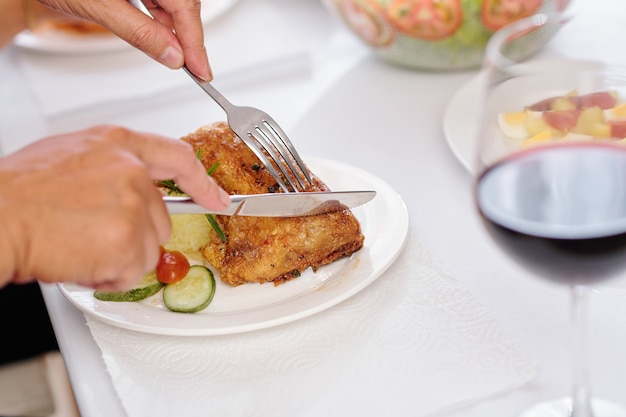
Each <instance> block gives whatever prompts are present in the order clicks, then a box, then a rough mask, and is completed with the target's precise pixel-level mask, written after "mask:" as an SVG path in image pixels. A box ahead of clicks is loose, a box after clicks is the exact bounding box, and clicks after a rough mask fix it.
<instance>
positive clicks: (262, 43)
mask: <svg viewBox="0 0 626 417" xmlns="http://www.w3.org/2000/svg"><path fill="white" fill-rule="evenodd" d="M205 38H206V40H205V45H206V47H207V51H208V54H209V59H210V62H211V67H212V68H213V71H214V75H215V80H216V81H219V82H220V83H222V82H224V80H225V79H227V78H228V77H231V76H232V77H233V78H236V79H237V80H239V79H240V78H242V77H243V76H244V75H246V74H247V75H252V76H256V75H257V74H258V73H259V72H263V73H266V74H267V73H268V71H273V70H277V69H280V68H282V67H285V66H288V67H289V66H292V65H293V64H294V61H296V62H301V61H302V60H307V59H308V55H307V54H308V51H309V48H310V42H309V41H308V39H310V36H307V35H305V34H304V31H303V30H298V22H295V21H291V20H288V19H286V18H285V15H284V14H281V10H279V9H277V8H272V7H267V5H264V4H263V2H259V1H245V2H242V4H237V5H235V7H233V9H232V10H229V11H228V12H227V13H226V14H225V15H222V16H220V17H218V18H216V20H214V21H212V22H209V24H208V25H207V27H206V28H205ZM277 39H280V42H278V41H277ZM18 58H19V64H20V66H21V69H22V70H23V72H24V74H25V76H26V78H27V79H28V81H29V82H30V83H31V85H32V89H33V92H34V94H35V95H36V96H37V99H38V100H39V102H40V106H41V111H42V112H43V114H44V115H45V116H47V117H51V116H55V115H58V114H62V113H68V112H71V111H72V110H76V109H84V108H85V107H89V106H94V105H100V104H103V103H106V102H116V101H120V100H126V99H137V98H142V97H150V96H153V95H155V94H158V93H161V92H164V91H167V90H171V89H174V88H177V87H181V86H188V87H190V88H191V86H192V85H193V81H192V80H191V79H189V77H188V76H187V75H186V74H185V73H184V72H183V71H173V70H170V69H168V68H165V67H164V66H162V65H160V64H158V63H157V62H156V61H153V60H152V59H150V58H148V57H147V56H146V55H144V54H143V53H142V52H139V51H137V50H135V49H133V48H131V47H128V48H127V49H122V50H121V51H116V52H108V53H106V52H105V53H99V54H78V53H77V54H71V53H68V54H59V53H46V52H43V51H31V50H20V53H19V55H18ZM307 62H308V61H307Z"/></svg>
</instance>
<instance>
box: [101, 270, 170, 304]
mask: <svg viewBox="0 0 626 417" xmlns="http://www.w3.org/2000/svg"><path fill="white" fill-rule="evenodd" d="M163 285H164V284H163V283H162V282H160V281H159V280H158V279H157V276H156V272H154V271H152V272H148V273H147V274H145V275H144V276H143V278H142V279H141V282H140V283H139V284H138V285H137V286H136V287H135V288H133V289H131V290H128V291H125V292H104V291H94V293H93V296H94V297H95V298H97V299H98V300H101V301H120V302H122V301H140V300H143V299H144V298H148V297H150V296H151V295H154V294H156V293H157V292H159V290H160V289H161V288H163Z"/></svg>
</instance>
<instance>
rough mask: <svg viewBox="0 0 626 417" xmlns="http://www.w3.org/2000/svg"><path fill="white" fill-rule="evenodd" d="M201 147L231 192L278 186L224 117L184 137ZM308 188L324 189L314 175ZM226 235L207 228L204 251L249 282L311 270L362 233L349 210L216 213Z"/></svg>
mask: <svg viewBox="0 0 626 417" xmlns="http://www.w3.org/2000/svg"><path fill="white" fill-rule="evenodd" d="M182 139H183V140H185V141H186V142H188V143H190V144H191V145H192V146H193V147H194V148H195V150H196V152H199V155H200V158H201V160H202V163H203V164H204V165H205V166H206V167H207V168H209V167H211V166H213V164H215V163H219V167H218V168H217V169H216V170H215V172H214V173H213V174H212V175H213V177H214V178H215V180H216V181H217V182H218V183H219V184H220V185H221V186H222V187H223V188H224V189H225V190H226V191H227V192H229V193H230V194H260V193H268V192H282V191H281V190H280V189H279V187H278V186H277V184H276V181H275V180H274V178H273V177H272V176H271V175H270V173H269V172H268V171H267V169H266V168H265V167H264V166H263V165H262V163H261V162H260V161H259V159H258V158H257V157H256V156H255V155H254V153H252V151H250V150H249V149H248V147H247V146H246V145H245V144H244V143H243V142H242V141H241V140H240V139H239V138H238V137H237V136H236V135H235V134H234V133H233V132H232V130H230V128H229V127H228V125H227V124H226V123H224V122H216V123H213V124H211V125H207V126H204V127H201V128H200V129H198V130H197V131H196V132H194V133H192V134H189V135H187V136H185V137H183V138H182ZM313 182H314V184H313V185H312V186H309V187H308V188H307V190H306V191H328V187H327V186H326V185H325V184H324V183H323V182H322V181H321V180H320V179H319V178H317V177H315V176H313ZM216 219H217V221H218V223H219V225H220V226H221V227H222V229H223V230H224V232H225V234H226V236H227V241H226V242H222V241H221V240H220V238H219V237H218V235H217V234H216V233H214V232H211V236H210V242H209V243H208V244H207V245H206V246H205V247H204V248H203V249H202V254H203V256H204V257H205V258H206V259H207V261H208V262H209V263H210V264H211V265H213V267H215V268H216V269H217V270H218V271H219V273H220V278H221V279H222V281H223V282H225V283H227V284H229V285H232V286H237V285H241V284H245V283H251V282H258V283H264V282H274V284H279V283H281V282H284V281H287V280H290V279H293V278H296V277H298V276H300V274H301V273H302V272H304V270H306V269H307V268H312V269H313V270H314V271H315V270H316V269H317V268H318V267H320V266H322V265H326V264H329V263H331V262H333V261H335V260H337V259H339V258H342V257H345V256H350V255H351V254H353V253H354V252H356V251H358V250H359V249H361V248H362V247H363V240H364V236H363V234H362V232H361V226H360V224H359V221H358V220H357V218H356V217H355V216H354V215H353V214H352V212H351V211H350V210H343V211H337V212H333V213H325V214H320V215H316V216H308V217H244V216H232V217H229V216H216Z"/></svg>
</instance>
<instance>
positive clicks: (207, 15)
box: [13, 0, 239, 55]
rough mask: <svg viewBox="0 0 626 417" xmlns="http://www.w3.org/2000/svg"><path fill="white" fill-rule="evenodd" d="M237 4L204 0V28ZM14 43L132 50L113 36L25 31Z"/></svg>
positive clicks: (51, 48) (57, 50)
mask: <svg viewBox="0 0 626 417" xmlns="http://www.w3.org/2000/svg"><path fill="white" fill-rule="evenodd" d="M237 2H239V0H211V1H206V0H202V6H203V7H204V6H206V5H207V4H208V5H210V6H211V7H204V8H203V9H202V10H201V19H202V24H203V26H206V25H207V24H208V23H210V22H212V21H213V20H215V19H217V18H218V17H219V16H221V15H223V14H224V13H226V12H227V11H228V10H230V9H231V8H232V7H233V6H234V5H235V4H236V3H237ZM13 43H14V44H15V45H16V46H17V47H19V48H21V49H24V50H28V51H33V52H40V53H53V54H66V55H81V54H86V55H88V54H99V53H107V52H116V51H124V50H130V49H132V47H131V46H130V45H129V44H128V43H126V42H125V41H124V40H122V39H120V38H118V37H117V36H115V35H113V34H106V35H99V36H93V37H86V36H85V37H76V38H71V37H67V38H65V37H64V38H62V39H47V38H45V37H41V36H39V35H36V34H34V33H32V32H30V31H28V30H24V31H22V32H20V33H18V34H17V35H16V36H15V38H14V40H13Z"/></svg>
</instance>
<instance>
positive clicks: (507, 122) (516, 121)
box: [498, 111, 530, 139]
mask: <svg viewBox="0 0 626 417" xmlns="http://www.w3.org/2000/svg"><path fill="white" fill-rule="evenodd" d="M498 127H499V128H500V131H501V132H502V134H503V135H504V136H506V137H509V138H513V139H525V138H527V137H528V136H530V134H529V133H528V129H527V128H526V112H523V111H520V112H511V113H500V114H498Z"/></svg>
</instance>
